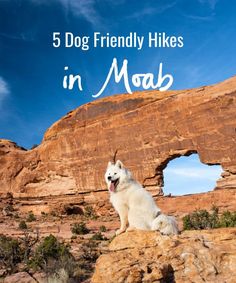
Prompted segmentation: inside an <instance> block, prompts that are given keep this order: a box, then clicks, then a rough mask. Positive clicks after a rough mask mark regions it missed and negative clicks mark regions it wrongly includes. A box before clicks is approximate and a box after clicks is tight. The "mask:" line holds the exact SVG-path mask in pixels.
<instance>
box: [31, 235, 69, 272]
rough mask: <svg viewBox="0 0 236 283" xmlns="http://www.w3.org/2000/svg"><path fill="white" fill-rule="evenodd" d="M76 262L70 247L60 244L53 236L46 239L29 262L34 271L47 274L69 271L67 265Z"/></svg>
mask: <svg viewBox="0 0 236 283" xmlns="http://www.w3.org/2000/svg"><path fill="white" fill-rule="evenodd" d="M73 262H74V258H73V256H72V255H71V253H70V252H69V247H68V246H66V245H65V244H63V243H60V242H59V241H58V240H57V238H56V237H55V236H53V235H49V236H47V237H45V238H44V239H43V240H42V241H41V243H40V244H39V245H38V247H37V248H36V249H35V252H34V255H33V257H32V258H31V260H30V261H29V265H30V267H32V268H33V269H42V270H43V271H45V272H46V273H54V272H55V271H57V270H59V269H60V268H66V269H68V267H67V265H69V264H70V263H71V264H72V263H73Z"/></svg>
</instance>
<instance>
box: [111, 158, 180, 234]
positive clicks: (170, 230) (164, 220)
mask: <svg viewBox="0 0 236 283" xmlns="http://www.w3.org/2000/svg"><path fill="white" fill-rule="evenodd" d="M105 180H106V183H107V186H108V190H109V192H110V201H111V203H112V205H113V206H114V208H115V210H116V211H117V212H118V214H119V216H120V222H121V226H120V229H119V230H117V231H116V235H119V234H121V233H123V232H125V231H131V230H134V229H140V230H159V231H160V232H161V233H162V234H165V235H170V234H178V228H177V223H176V220H175V218H174V217H172V216H167V215H164V214H162V213H161V211H160V209H159V208H158V207H157V205H156V203H155V202H154V199H153V198H152V196H151V194H150V193H149V192H147V191H146V190H145V189H144V188H143V187H142V186H141V185H140V184H139V183H138V182H137V181H135V180H134V179H133V178H132V175H131V173H130V171H128V170H127V169H126V168H125V167H124V165H123V164H122V162H121V161H120V160H118V161H117V162H116V163H115V164H112V163H111V162H109V163H108V166H107V170H106V173H105ZM127 224H129V227H128V228H127V229H126V227H127Z"/></svg>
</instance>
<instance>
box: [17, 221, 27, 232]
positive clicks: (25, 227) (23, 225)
mask: <svg viewBox="0 0 236 283" xmlns="http://www.w3.org/2000/svg"><path fill="white" fill-rule="evenodd" d="M18 227H19V229H21V230H26V229H27V228H28V227H27V224H26V222H25V221H24V220H21V222H20V223H19V226H18Z"/></svg>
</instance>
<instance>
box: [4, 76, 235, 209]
mask: <svg viewBox="0 0 236 283" xmlns="http://www.w3.org/2000/svg"><path fill="white" fill-rule="evenodd" d="M235 109H236V77H233V78H231V79H229V80H226V81H224V82H222V83H219V84H216V85H213V86H207V87H200V88H196V89H191V90H179V91H168V92H159V91H144V92H137V93H134V94H132V95H130V94H123V95H115V96H111V97H106V98H103V99H99V100H96V101H93V102H91V103H88V104H86V105H83V106H81V107H79V108H77V109H76V110H74V111H72V112H70V113H68V114H67V115H66V116H65V117H63V118H62V119H60V120H59V121H58V122H56V123H55V124H54V125H52V126H51V127H50V128H49V129H48V130H47V131H46V133H45V136H44V139H43V141H42V143H41V144H40V145H39V146H38V147H36V148H34V149H33V150H29V151H26V150H24V149H22V148H20V147H18V146H17V145H16V144H15V143H13V142H11V141H8V140H0V195H2V196H4V195H5V194H6V193H7V192H10V193H12V194H13V196H14V198H21V201H22V199H24V201H25V202H27V201H28V203H27V205H28V206H30V205H34V204H35V205H38V208H39V207H42V209H44V210H45V209H47V207H48V206H49V205H54V204H55V205H57V206H58V205H61V204H62V203H61V200H64V201H65V199H66V198H68V200H69V201H68V203H69V204H71V203H73V202H74V203H75V204H76V205H79V204H82V203H83V202H88V203H93V204H96V205H98V206H99V207H100V208H101V207H103V206H104V203H105V202H106V201H107V191H106V186H105V182H104V177H103V176H104V171H105V168H106V165H107V162H108V160H112V158H113V156H114V154H115V152H117V155H116V157H117V159H121V160H122V161H123V162H124V164H125V165H126V166H127V167H128V168H130V170H131V171H132V172H133V174H134V176H135V178H136V179H138V180H139V182H140V183H142V184H143V185H144V186H146V187H147V189H149V190H150V191H152V193H153V194H154V195H161V194H162V186H163V170H164V168H165V167H166V166H167V164H168V162H169V161H170V160H172V159H174V158H176V157H179V156H183V155H190V154H192V153H198V154H199V156H200V159H201V162H203V163H205V164H209V165H212V164H220V165H221V166H222V168H223V170H224V172H223V174H222V178H220V179H219V180H218V181H217V187H216V189H236V111H235ZM212 189H213V188H212ZM72 196H73V200H72V199H71V198H72ZM35 198H37V201H36V200H35ZM170 199H171V198H170ZM49 203H50V204H49ZM37 210H38V211H39V210H40V209H37Z"/></svg>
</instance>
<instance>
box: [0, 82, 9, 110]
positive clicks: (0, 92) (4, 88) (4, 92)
mask: <svg viewBox="0 0 236 283" xmlns="http://www.w3.org/2000/svg"><path fill="white" fill-rule="evenodd" d="M9 94H10V90H9V86H8V84H7V82H6V81H5V80H4V79H3V78H2V77H0V108H1V107H2V104H3V101H4V100H5V99H6V97H7V96H8V95H9Z"/></svg>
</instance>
